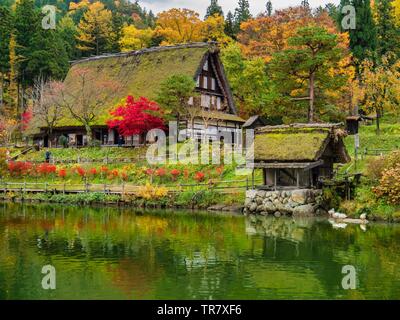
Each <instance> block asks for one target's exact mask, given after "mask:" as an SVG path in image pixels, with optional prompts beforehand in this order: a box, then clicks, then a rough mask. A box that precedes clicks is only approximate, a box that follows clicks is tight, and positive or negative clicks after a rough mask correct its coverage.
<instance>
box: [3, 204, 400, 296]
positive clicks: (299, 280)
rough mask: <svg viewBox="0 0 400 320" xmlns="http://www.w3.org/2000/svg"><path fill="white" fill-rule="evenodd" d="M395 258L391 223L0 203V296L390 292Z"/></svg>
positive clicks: (398, 285) (398, 231) (396, 236)
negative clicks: (351, 278) (50, 273)
mask: <svg viewBox="0 0 400 320" xmlns="http://www.w3.org/2000/svg"><path fill="white" fill-rule="evenodd" d="M45 265H52V266H54V268H55V270H56V289H55V290H44V289H43V288H42V279H43V277H44V276H45V275H43V274H42V267H43V266H45ZM346 265H351V266H354V267H355V270H356V289H355V290H344V289H343V287H342V279H343V277H344V276H346V275H345V274H342V268H343V266H346ZM399 267H400V226H397V225H384V224H371V225H368V226H367V228H366V230H363V229H362V228H360V226H356V225H352V226H347V228H345V229H334V228H333V227H332V226H331V224H330V223H329V222H328V221H326V220H316V219H295V220H294V219H288V218H280V219H276V218H254V217H253V218H251V217H242V216H226V215H216V214H207V213H201V212H199V213H193V212H164V211H161V212H158V211H155V212H143V211H140V210H137V209H134V208H93V207H74V206H58V205H39V204H35V205H33V204H31V205H28V204H26V205H21V204H11V203H7V204H0V299H389V298H391V299H398V298H400V271H399Z"/></svg>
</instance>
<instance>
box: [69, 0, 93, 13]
mask: <svg viewBox="0 0 400 320" xmlns="http://www.w3.org/2000/svg"><path fill="white" fill-rule="evenodd" d="M89 6H90V2H89V0H81V1H80V2H78V3H75V2H71V3H70V4H69V10H70V11H75V10H78V9H82V8H87V7H89Z"/></svg>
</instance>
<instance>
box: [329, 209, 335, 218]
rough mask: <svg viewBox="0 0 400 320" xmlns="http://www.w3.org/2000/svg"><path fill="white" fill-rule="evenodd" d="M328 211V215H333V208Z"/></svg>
mask: <svg viewBox="0 0 400 320" xmlns="http://www.w3.org/2000/svg"><path fill="white" fill-rule="evenodd" d="M328 213H329V216H330V217H333V215H334V214H335V209H331V210H329V211H328Z"/></svg>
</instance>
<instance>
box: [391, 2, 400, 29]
mask: <svg viewBox="0 0 400 320" xmlns="http://www.w3.org/2000/svg"><path fill="white" fill-rule="evenodd" d="M392 6H393V9H394V13H393V15H394V21H395V23H396V26H397V27H398V28H400V0H393V2H392Z"/></svg>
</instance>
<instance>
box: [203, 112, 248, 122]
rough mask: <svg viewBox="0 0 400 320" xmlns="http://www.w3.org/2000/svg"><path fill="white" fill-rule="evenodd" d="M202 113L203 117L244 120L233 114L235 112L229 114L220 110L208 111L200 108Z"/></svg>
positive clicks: (234, 120)
mask: <svg viewBox="0 0 400 320" xmlns="http://www.w3.org/2000/svg"><path fill="white" fill-rule="evenodd" d="M201 112H202V113H204V114H205V115H204V116H205V117H207V118H212V119H216V120H223V121H233V122H242V123H244V122H246V120H244V119H242V118H241V117H239V116H237V115H235V114H229V113H225V112H221V111H208V110H202V111H201Z"/></svg>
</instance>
